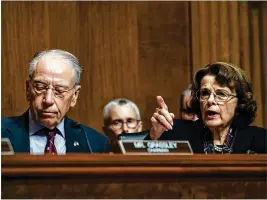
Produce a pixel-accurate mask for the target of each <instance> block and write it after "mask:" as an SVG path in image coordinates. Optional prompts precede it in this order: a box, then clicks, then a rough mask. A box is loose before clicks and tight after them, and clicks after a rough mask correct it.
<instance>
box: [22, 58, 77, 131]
mask: <svg viewBox="0 0 267 200" xmlns="http://www.w3.org/2000/svg"><path fill="white" fill-rule="evenodd" d="M26 87H27V91H26V95H27V100H28V101H29V104H30V112H31V115H32V119H33V120H34V121H35V122H37V123H39V124H42V125H43V126H46V127H47V128H50V129H53V128H55V127H56V126H57V125H58V124H59V123H60V122H61V120H62V119H63V118H64V117H65V115H66V113H67V112H68V110H69V109H70V107H74V106H75V104H76V101H77V98H78V95H79V91H80V88H81V86H76V87H75V88H73V87H74V73H73V70H72V68H71V66H70V63H68V62H67V61H64V60H62V59H55V58H53V57H46V58H41V59H40V60H39V62H38V63H37V65H36V66H35V69H34V72H33V76H32V79H31V80H28V81H27V82H26Z"/></svg>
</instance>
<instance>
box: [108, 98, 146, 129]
mask: <svg viewBox="0 0 267 200" xmlns="http://www.w3.org/2000/svg"><path fill="white" fill-rule="evenodd" d="M117 105H119V106H124V105H130V106H131V107H132V108H133V109H134V111H135V113H136V118H137V120H141V116H140V111H139V108H138V107H137V105H136V104H135V103H134V102H132V101H130V100H129V99H125V98H119V99H115V100H113V101H110V102H109V103H108V104H107V105H106V106H105V107H104V110H103V113H104V125H108V123H109V121H110V116H109V113H110V110H111V109H112V108H114V107H115V106H117Z"/></svg>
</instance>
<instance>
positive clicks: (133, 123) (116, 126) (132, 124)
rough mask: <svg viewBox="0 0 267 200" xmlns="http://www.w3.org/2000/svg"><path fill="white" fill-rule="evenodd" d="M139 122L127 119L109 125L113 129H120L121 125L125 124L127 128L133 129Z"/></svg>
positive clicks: (114, 121)
mask: <svg viewBox="0 0 267 200" xmlns="http://www.w3.org/2000/svg"><path fill="white" fill-rule="evenodd" d="M139 122H140V120H137V119H127V120H126V121H123V120H120V119H117V120H113V121H111V122H110V125H111V126H112V127H113V128H114V129H121V128H122V126H123V124H126V125H127V127H128V128H130V129H135V128H136V127H137V125H138V123H139Z"/></svg>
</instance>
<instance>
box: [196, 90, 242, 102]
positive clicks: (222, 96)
mask: <svg viewBox="0 0 267 200" xmlns="http://www.w3.org/2000/svg"><path fill="white" fill-rule="evenodd" d="M211 94H213V95H214V98H215V100H216V101H217V102H225V101H229V100H230V99H232V98H234V97H237V95H233V94H231V93H229V92H227V91H226V90H222V89H218V90H215V92H212V91H210V90H208V89H201V90H199V91H197V93H196V97H197V99H199V100H203V101H206V100H208V99H209V98H210V95H211Z"/></svg>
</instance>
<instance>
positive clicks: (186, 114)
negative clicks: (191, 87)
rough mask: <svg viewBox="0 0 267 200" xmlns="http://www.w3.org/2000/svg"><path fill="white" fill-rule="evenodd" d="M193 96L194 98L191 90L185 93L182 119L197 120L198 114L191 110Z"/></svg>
mask: <svg viewBox="0 0 267 200" xmlns="http://www.w3.org/2000/svg"><path fill="white" fill-rule="evenodd" d="M191 98H192V97H191V91H189V92H187V93H186V94H185V96H184V99H183V109H184V111H182V119H185V120H192V121H196V120H197V119H198V118H197V115H196V114H194V113H193V112H192V111H191V105H190V101H191Z"/></svg>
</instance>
